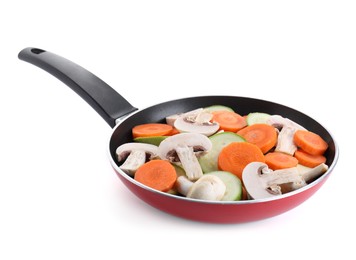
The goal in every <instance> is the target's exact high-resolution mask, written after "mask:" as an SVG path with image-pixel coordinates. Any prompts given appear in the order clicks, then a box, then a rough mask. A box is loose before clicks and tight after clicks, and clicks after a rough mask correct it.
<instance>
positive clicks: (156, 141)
mask: <svg viewBox="0 0 356 260" xmlns="http://www.w3.org/2000/svg"><path fill="white" fill-rule="evenodd" d="M167 137H168V136H149V137H136V138H135V139H134V142H138V143H146V144H153V145H157V146H159V144H160V143H161V142H162V141H163V140H164V139H166V138H167Z"/></svg>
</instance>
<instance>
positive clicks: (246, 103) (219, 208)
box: [18, 48, 338, 223]
mask: <svg viewBox="0 0 356 260" xmlns="http://www.w3.org/2000/svg"><path fill="white" fill-rule="evenodd" d="M18 57H19V59H21V60H24V61H27V62H29V63H32V64H33V65H35V66H38V67H39V68H41V69H43V70H45V71H47V72H48V73H50V74H52V75H53V76H55V77H57V78H58V79H59V80H61V81H62V82H63V83H65V84H66V85H68V86H69V87H70V88H72V89H73V90H74V91H75V92H76V93H77V94H79V95H80V96H81V97H82V98H83V99H84V100H85V101H86V102H88V103H89V105H91V106H92V107H93V108H94V109H95V110H96V111H97V112H98V113H99V115H100V116H101V117H102V118H103V119H104V120H105V121H106V122H107V123H108V124H109V125H110V127H112V128H113V131H112V135H111V138H110V141H109V144H108V149H109V154H110V157H109V160H110V163H111V165H112V167H113V169H114V171H115V172H116V174H117V176H118V177H119V178H120V180H121V181H122V182H123V183H124V184H125V185H126V186H127V188H128V189H129V190H130V191H131V192H133V193H134V194H135V195H136V196H138V197H139V198H140V199H142V200H143V201H145V202H146V203H148V204H149V205H151V206H153V207H155V208H157V209H160V210H162V211H165V212H167V213H170V214H173V215H175V216H179V217H182V218H186V219H191V220H195V221H203V222H213V223H242V222H249V221H256V220H261V219H265V218H269V217H273V216H276V215H278V214H281V213H284V212H286V211H288V210H291V209H293V208H294V207H296V206H298V205H300V204H301V203H303V202H304V201H305V200H307V199H308V198H309V197H310V196H312V195H313V194H314V193H315V192H316V191H317V190H318V189H319V188H320V187H321V186H322V185H323V184H324V183H325V181H326V180H327V179H328V177H329V176H330V174H331V172H332V171H333V169H334V167H335V165H336V163H337V159H338V147H337V144H336V142H335V140H334V138H333V137H332V135H331V133H330V132H329V131H328V130H327V129H326V128H325V127H323V126H322V125H321V124H320V123H318V122H317V121H315V120H314V119H313V118H311V117H309V116H308V115H305V114H303V113H301V112H299V111H297V110H295V109H293V108H290V107H287V106H284V105H281V104H277V103H273V102H270V101H266V100H260V99H254V98H248V97H238V96H198V97H189V98H184V99H177V100H172V101H167V102H164V103H160V104H156V105H153V106H150V107H148V108H146V109H142V110H139V109H137V108H135V107H133V106H132V105H131V104H130V103H129V102H128V101H127V100H126V99H124V98H123V97H122V96H121V95H120V94H118V93H117V92H116V91H115V90H114V89H112V88H111V87H110V86H109V85H107V84H106V83H105V82H104V81H102V80H101V79H99V78H98V77H96V76H95V75H93V74H92V73H90V72H89V71H87V70H85V69H84V68H82V67H80V66H78V65H77V64H75V63H73V62H71V61H69V60H67V59H65V58H63V57H60V56H58V55H56V54H53V53H51V52H48V51H45V50H41V49H38V48H25V49H23V50H22V51H21V52H20V53H19V55H18ZM216 104H221V105H225V106H228V107H231V108H232V109H234V110H235V111H238V113H239V114H244V115H245V114H248V113H250V112H256V111H261V112H265V113H269V114H279V115H282V116H284V117H288V118H289V119H291V120H293V121H295V122H297V123H298V124H300V125H302V126H305V127H306V128H308V130H310V131H313V132H315V133H317V134H319V135H320V136H321V137H322V138H323V139H324V140H325V141H326V142H327V143H328V145H329V148H328V150H327V151H326V153H325V156H326V158H327V161H326V164H327V165H328V166H329V168H328V170H327V172H326V173H324V174H323V175H322V176H321V177H320V178H318V179H316V180H315V181H313V182H312V183H310V184H308V185H307V186H305V187H303V188H300V189H298V190H295V191H292V192H289V193H286V194H284V195H281V196H276V197H273V198H267V199H258V200H244V201H231V202H225V201H218V202H217V201H201V200H195V199H190V198H186V197H180V196H176V195H172V194H168V193H164V192H160V191H156V190H154V189H151V188H149V187H147V186H145V185H142V184H141V183H139V182H137V181H135V180H134V179H133V178H132V177H130V176H128V175H127V174H126V173H124V172H123V171H122V170H121V169H120V168H119V166H120V164H119V162H118V161H117V159H116V154H115V151H116V148H117V147H118V146H120V145H121V144H124V143H127V142H131V141H132V134H131V129H132V128H133V127H134V126H135V125H139V124H144V123H152V122H164V121H165V117H166V116H169V115H173V114H176V113H182V112H186V111H191V110H193V109H196V108H199V107H207V106H211V105H216Z"/></svg>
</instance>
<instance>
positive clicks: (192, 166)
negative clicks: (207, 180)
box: [176, 145, 203, 181]
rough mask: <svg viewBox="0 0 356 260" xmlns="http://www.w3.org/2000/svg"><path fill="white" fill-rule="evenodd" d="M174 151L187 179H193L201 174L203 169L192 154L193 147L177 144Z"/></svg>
mask: <svg viewBox="0 0 356 260" xmlns="http://www.w3.org/2000/svg"><path fill="white" fill-rule="evenodd" d="M176 153H177V155H178V158H179V160H180V162H181V164H182V166H183V168H184V170H185V173H186V175H187V177H188V179H189V180H191V181H194V180H197V179H199V178H200V177H201V176H203V171H202V169H201V167H200V164H199V161H198V159H197V157H196V156H195V154H194V149H193V147H189V146H187V145H178V146H177V147H176Z"/></svg>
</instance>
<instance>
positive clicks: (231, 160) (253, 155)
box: [218, 142, 265, 179]
mask: <svg viewBox="0 0 356 260" xmlns="http://www.w3.org/2000/svg"><path fill="white" fill-rule="evenodd" d="M264 161H265V158H264V155H263V153H262V152H261V149H260V148H258V146H257V145H254V144H251V143H248V142H233V143H230V144H229V145H227V146H225V147H224V148H223V149H222V150H221V152H220V154H219V157H218V166H219V168H220V169H221V170H223V171H228V172H231V173H233V174H235V175H236V176H237V177H239V178H240V179H242V171H243V169H244V168H245V167H246V165H247V164H249V163H250V162H264Z"/></svg>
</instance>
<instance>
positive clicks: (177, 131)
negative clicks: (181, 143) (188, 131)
mask: <svg viewBox="0 0 356 260" xmlns="http://www.w3.org/2000/svg"><path fill="white" fill-rule="evenodd" d="M176 134H180V132H179V130H178V129H177V128H175V127H173V129H172V131H171V132H170V133H169V134H168V135H176Z"/></svg>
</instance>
